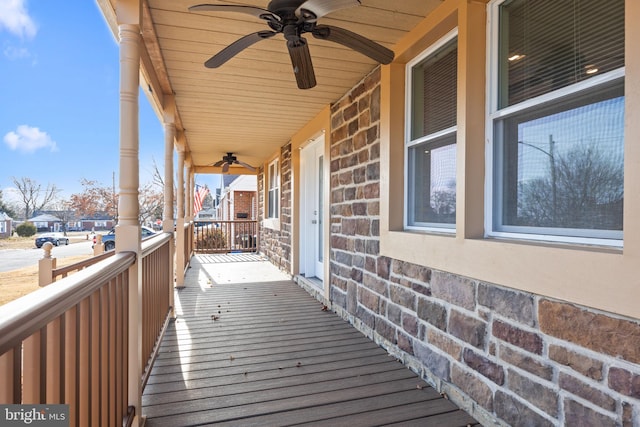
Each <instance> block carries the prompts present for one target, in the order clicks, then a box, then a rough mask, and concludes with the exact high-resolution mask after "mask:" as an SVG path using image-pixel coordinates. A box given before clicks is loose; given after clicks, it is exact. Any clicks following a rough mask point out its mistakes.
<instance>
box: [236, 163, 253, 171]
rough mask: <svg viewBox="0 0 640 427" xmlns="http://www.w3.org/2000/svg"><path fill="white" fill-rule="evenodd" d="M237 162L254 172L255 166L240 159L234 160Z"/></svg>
mask: <svg viewBox="0 0 640 427" xmlns="http://www.w3.org/2000/svg"><path fill="white" fill-rule="evenodd" d="M236 163H237V164H239V165H240V166H244V167H245V168H247V169H249V170H250V171H251V172H255V171H256V168H254V167H253V166H251V165H249V164H247V163H245V162H241V161H240V160H238V161H236Z"/></svg>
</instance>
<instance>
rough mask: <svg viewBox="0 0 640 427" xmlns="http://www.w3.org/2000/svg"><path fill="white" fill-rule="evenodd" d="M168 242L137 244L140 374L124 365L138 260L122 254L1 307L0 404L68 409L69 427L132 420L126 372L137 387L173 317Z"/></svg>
mask: <svg viewBox="0 0 640 427" xmlns="http://www.w3.org/2000/svg"><path fill="white" fill-rule="evenodd" d="M171 238H172V236H171V234H164V235H162V236H158V237H155V238H153V239H149V240H148V241H145V242H143V244H142V256H141V259H140V261H139V262H140V263H141V264H142V265H141V269H142V282H141V286H140V289H141V294H139V298H141V307H142V308H141V316H140V323H141V331H142V336H141V337H140V340H141V346H142V355H141V358H142V360H140V361H139V363H140V369H136V367H131V366H129V360H131V359H130V358H129V354H130V353H131V352H135V353H134V354H138V353H137V349H133V348H132V349H130V348H129V331H130V328H131V325H130V319H129V305H130V302H129V295H130V291H131V289H130V282H129V277H130V269H131V268H135V261H136V259H135V258H136V257H135V253H133V252H121V253H117V254H115V255H113V256H110V257H109V258H108V259H105V260H103V261H101V262H99V263H97V264H94V265H92V266H90V267H87V268H85V269H83V270H82V271H79V272H77V273H75V274H73V275H71V276H69V277H66V278H63V279H62V280H59V281H57V282H55V283H53V284H51V285H49V286H46V287H44V288H42V289H39V290H37V291H35V292H33V293H31V294H28V295H26V296H24V297H22V298H20V299H18V300H16V301H13V302H10V303H8V304H5V305H3V306H2V307H0V378H1V380H0V403H3V404H10V403H14V404H45V403H46V404H67V405H69V425H71V426H85V425H91V426H113V425H126V424H127V423H128V422H130V421H131V420H132V418H133V416H134V415H135V413H134V412H135V411H134V410H133V407H128V406H127V405H128V402H129V401H130V396H129V395H128V384H129V378H130V374H131V372H142V373H143V375H142V378H138V379H137V380H139V381H140V384H141V387H140V389H142V388H143V387H144V384H145V382H146V375H147V374H148V372H149V370H150V369H149V368H150V367H151V364H152V359H153V357H154V355H155V349H156V347H157V344H158V342H159V341H160V338H161V335H162V333H163V331H164V329H165V327H166V325H167V323H168V321H169V319H170V315H171V309H172V307H171V306H170V301H171V298H170V295H171V294H172V292H173V277H172V276H173V275H172V274H169V272H170V271H171V267H170V265H169V264H170V261H171V260H172V257H171V255H172V254H171V244H170V243H171Z"/></svg>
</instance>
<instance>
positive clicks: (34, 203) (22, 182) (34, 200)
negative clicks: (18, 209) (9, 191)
mask: <svg viewBox="0 0 640 427" xmlns="http://www.w3.org/2000/svg"><path fill="white" fill-rule="evenodd" d="M12 180H13V184H14V185H15V186H16V189H17V190H18V193H19V194H20V199H21V204H22V207H23V208H24V219H25V220H28V219H29V217H30V216H31V215H32V214H33V212H35V211H38V210H41V209H44V208H45V207H47V205H48V204H49V203H51V202H52V201H53V200H54V199H55V197H56V194H57V193H58V188H57V187H56V185H55V184H47V188H46V189H43V188H42V185H41V184H39V183H37V182H36V181H34V180H32V179H31V178H27V177H22V178H20V179H18V178H16V177H12Z"/></svg>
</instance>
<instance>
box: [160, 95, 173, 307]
mask: <svg viewBox="0 0 640 427" xmlns="http://www.w3.org/2000/svg"><path fill="white" fill-rule="evenodd" d="M165 100H166V103H167V105H166V107H165V111H164V209H163V213H162V217H163V221H162V231H164V232H165V233H171V234H173V221H174V217H173V146H174V144H175V140H176V125H175V104H174V101H173V97H172V96H170V95H166V97H165ZM169 245H170V246H169V253H170V254H171V259H172V260H173V259H174V254H175V253H176V243H175V240H174V239H171V240H170V241H169ZM174 269H175V265H174V263H173V262H170V263H169V277H170V278H171V279H170V280H171V281H172V282H173V277H174V273H175V270H174ZM173 297H174V295H173V287H171V290H170V291H169V305H170V306H171V307H175V303H174V299H173ZM171 317H175V312H174V311H173V309H172V313H171Z"/></svg>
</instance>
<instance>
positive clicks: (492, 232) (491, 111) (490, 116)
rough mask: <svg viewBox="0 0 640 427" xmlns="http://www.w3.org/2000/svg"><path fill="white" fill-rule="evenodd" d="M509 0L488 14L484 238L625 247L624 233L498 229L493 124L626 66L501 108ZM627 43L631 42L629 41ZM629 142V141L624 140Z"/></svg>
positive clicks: (614, 76) (614, 75)
mask: <svg viewBox="0 0 640 427" xmlns="http://www.w3.org/2000/svg"><path fill="white" fill-rule="evenodd" d="M505 1H507V0H495V1H493V2H492V3H490V4H489V6H488V16H487V77H488V78H487V122H486V126H485V130H486V135H485V137H486V141H487V150H486V153H485V165H486V171H487V173H486V174H485V195H486V198H485V200H486V202H485V237H489V238H507V239H517V240H531V241H546V242H554V243H567V244H581V245H582V244H584V245H596V246H610V247H622V246H623V238H622V232H620V233H619V235H620V237H619V238H618V237H616V236H615V233H611V232H609V231H604V230H603V232H602V233H598V232H597V231H593V230H591V233H592V236H593V237H574V236H564V235H555V234H541V233H533V232H532V233H526V232H524V229H525V227H522V228H523V232H510V231H501V230H497V229H496V228H497V227H496V225H495V224H496V221H495V216H496V215H500V213H501V211H500V209H496V208H495V203H496V201H495V197H501V196H500V195H498V194H495V191H494V190H495V185H496V179H495V176H496V171H495V168H496V167H498V166H497V165H496V164H495V162H494V159H495V155H496V141H494V129H495V127H494V125H495V123H496V122H497V121H498V120H500V119H502V118H504V117H507V116H510V115H512V114H514V113H518V112H520V111H525V110H529V109H531V108H534V107H535V106H536V105H542V104H545V103H549V102H552V101H555V102H557V101H559V100H561V99H571V98H573V97H574V96H576V95H577V94H579V93H584V92H586V91H589V90H591V89H596V88H599V87H603V86H604V85H606V84H608V83H613V82H614V81H615V80H619V79H624V77H625V68H624V67H622V68H618V69H616V70H613V71H610V72H608V73H605V74H601V75H598V76H594V77H591V78H589V79H586V80H583V81H581V82H578V83H575V84H572V85H570V86H566V87H563V88H560V89H557V90H555V91H552V92H548V93H545V94H543V95H540V96H537V97H535V98H530V99H527V100H526V101H523V102H521V103H519V104H515V105H510V106H507V107H504V108H502V109H498V102H499V99H498V98H499V95H498V85H499V81H498V73H499V64H498V60H499V47H498V43H499V40H500V34H499V27H500V6H501V5H502V3H504V2H505ZM627 42H628V41H627ZM625 143H626V141H625ZM531 230H541V229H540V228H538V227H531Z"/></svg>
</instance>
